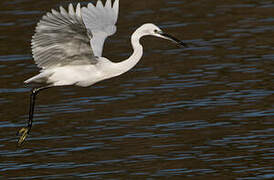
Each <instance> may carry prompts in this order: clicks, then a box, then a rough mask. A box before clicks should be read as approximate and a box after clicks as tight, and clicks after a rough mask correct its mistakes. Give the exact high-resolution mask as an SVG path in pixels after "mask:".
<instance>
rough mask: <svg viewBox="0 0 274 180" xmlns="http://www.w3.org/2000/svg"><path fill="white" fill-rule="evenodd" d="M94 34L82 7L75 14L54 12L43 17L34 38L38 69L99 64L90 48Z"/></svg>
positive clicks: (61, 10)
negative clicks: (89, 27) (84, 16)
mask: <svg viewBox="0 0 274 180" xmlns="http://www.w3.org/2000/svg"><path fill="white" fill-rule="evenodd" d="M91 38H92V34H91V33H90V31H89V30H88V29H87V28H86V27H85V24H84V22H83V20H82V16H81V7H80V4H77V6H76V11H75V9H74V7H73V5H72V4H69V7H68V11H66V10H65V9H64V8H63V7H60V12H58V11H56V10H52V11H51V13H50V12H48V13H47V14H46V15H44V16H43V17H42V19H41V20H40V22H39V23H38V25H37V27H36V29H35V34H34V36H33V38H32V43H31V44H32V53H33V57H34V60H35V62H36V64H37V65H38V67H41V68H50V67H56V66H63V65H68V64H96V63H97V58H96V57H95V56H94V54H93V51H92V48H91V46H90V40H91Z"/></svg>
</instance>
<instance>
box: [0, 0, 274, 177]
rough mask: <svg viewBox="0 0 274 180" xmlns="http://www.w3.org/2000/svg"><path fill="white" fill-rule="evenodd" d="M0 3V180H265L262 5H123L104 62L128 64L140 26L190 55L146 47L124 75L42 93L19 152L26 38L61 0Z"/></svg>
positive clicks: (270, 135) (269, 157)
mask: <svg viewBox="0 0 274 180" xmlns="http://www.w3.org/2000/svg"><path fill="white" fill-rule="evenodd" d="M0 3H1V7H2V10H1V12H0V14H1V16H2V19H1V20H0V39H1V42H2V43H1V44H0V49H1V52H0V81H1V86H0V108H1V111H0V115H1V121H0V129H1V131H0V136H1V138H0V172H1V173H0V174H1V175H0V177H3V178H5V179H7V178H9V179H39V178H43V179H56V178H68V177H69V178H71V177H74V178H81V177H83V178H95V179H147V178H149V179H166V178H168V179H171V178H172V179H174V178H176V177H177V178H179V177H185V178H186V177H189V178H193V179H197V178H199V177H203V178H204V177H205V178H207V177H208V178H210V179H211V178H212V177H216V178H215V179H241V180H244V179H272V178H274V169H273V157H274V148H273V139H274V128H273V117H274V108H273V92H274V91H273V59H274V54H273V50H274V47H273V42H272V40H271V39H272V34H273V31H274V26H273V22H274V17H273V13H272V11H273V7H274V5H273V3H272V2H271V1H267V0H260V1H259V0H257V1H256V0H255V1H240V2H239V1H236V0H229V1H226V2H221V1H214V2H213V1H212V2H206V3H205V2H204V1H202V0H198V1H188V0H187V1H179V0H178V1H176V0H175V1H174V0H167V1H165V2H164V1H163V2H159V1H154V0H151V1H121V2H120V3H121V8H120V17H119V22H118V32H117V35H115V36H113V37H111V38H110V39H109V40H108V41H107V43H106V45H105V51H104V55H105V56H106V57H108V58H110V59H113V60H114V61H118V60H121V59H125V58H127V57H128V55H129V53H131V50H130V45H129V36H130V34H131V33H132V31H133V30H134V29H135V28H136V27H137V26H139V25H141V24H142V23H144V22H154V23H156V24H158V25H160V26H161V27H162V28H163V29H164V30H165V31H167V32H169V33H171V34H174V35H175V36H177V37H179V38H180V39H183V40H184V41H185V42H186V43H188V44H189V46H190V47H189V48H187V49H180V48H179V47H177V46H176V45H174V44H170V43H167V42H166V41H164V40H160V39H154V38H151V37H148V38H144V40H142V44H143V45H144V49H145V55H144V57H143V59H142V61H141V62H140V63H139V64H138V65H137V67H135V68H134V69H133V70H132V71H131V72H128V73H126V74H125V75H123V76H121V77H117V78H113V79H110V80H107V81H104V82H100V83H98V84H96V85H95V86H92V87H89V88H77V87H62V88H53V89H49V90H47V91H45V92H42V93H41V94H39V96H38V100H37V106H36V110H35V121H34V128H33V130H32V133H31V135H30V137H29V139H28V141H27V143H26V144H25V145H24V147H23V148H17V147H16V141H17V137H16V136H15V132H16V131H17V130H18V129H19V128H20V127H22V126H24V125H25V122H26V120H27V118H28V114H27V112H28V99H29V97H28V95H29V94H28V93H29V90H30V88H29V87H27V86H25V85H23V81H24V80H25V79H27V78H29V77H30V76H33V75H34V74H36V73H37V72H38V69H37V68H36V66H35V65H34V62H33V60H32V58H31V55H30V54H31V51H30V39H31V36H32V34H33V31H34V26H35V24H36V23H37V21H38V20H39V18H40V17H41V16H42V15H43V14H44V13H45V12H46V11H48V10H50V9H51V8H56V7H58V6H59V5H63V6H66V4H67V1H51V2H48V1H35V2H34V1H33V0H24V1H23V0H12V1H11V0H9V1H7V0H3V1H1V2H0Z"/></svg>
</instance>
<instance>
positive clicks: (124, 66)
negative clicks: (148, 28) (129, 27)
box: [115, 27, 143, 76]
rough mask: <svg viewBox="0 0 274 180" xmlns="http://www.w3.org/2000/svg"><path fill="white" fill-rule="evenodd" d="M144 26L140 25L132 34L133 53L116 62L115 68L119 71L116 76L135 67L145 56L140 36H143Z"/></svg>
mask: <svg viewBox="0 0 274 180" xmlns="http://www.w3.org/2000/svg"><path fill="white" fill-rule="evenodd" d="M141 28H142V27H139V28H138V29H137V30H136V31H135V32H134V33H133V34H132V36H131V45H132V48H133V54H132V55H131V56H130V57H129V58H128V59H126V60H124V61H122V62H119V63H115V69H116V70H117V72H116V73H115V76H118V75H120V74H123V73H125V72H127V71H129V70H130V69H131V68H133V67H134V66H135V65H136V64H137V63H138V62H139V60H140V59H141V57H142V56H143V46H142V45H141V44H140V38H141V37H142V36H143V34H142V33H141V32H142V30H141Z"/></svg>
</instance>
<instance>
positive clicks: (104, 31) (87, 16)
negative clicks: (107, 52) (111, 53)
mask: <svg viewBox="0 0 274 180" xmlns="http://www.w3.org/2000/svg"><path fill="white" fill-rule="evenodd" d="M81 11H82V17H83V21H84V24H85V26H86V28H87V29H88V30H89V31H90V32H91V33H92V35H93V36H92V39H91V40H90V45H91V47H92V49H93V52H94V55H95V56H98V57H101V56H102V51H103V46H104V42H105V39H106V38H107V37H108V36H111V35H113V34H114V33H115V32H116V26H115V24H116V22H117V19H118V11H119V0H115V1H114V3H113V5H111V0H107V1H106V4H105V6H104V5H103V3H102V1H101V0H98V1H97V4H96V6H94V5H93V4H92V3H89V4H88V7H83V8H82V9H81Z"/></svg>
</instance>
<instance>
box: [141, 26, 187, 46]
mask: <svg viewBox="0 0 274 180" xmlns="http://www.w3.org/2000/svg"><path fill="white" fill-rule="evenodd" d="M141 29H142V33H143V34H144V35H151V36H156V37H159V38H163V39H167V40H170V41H172V42H175V43H177V44H179V45H181V46H184V47H187V45H186V44H185V43H184V42H183V41H180V40H178V39H177V38H175V37H173V36H171V35H169V34H167V33H165V32H163V31H162V30H161V29H160V28H159V27H158V26H156V25H155V24H152V23H147V24H144V25H142V26H141Z"/></svg>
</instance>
